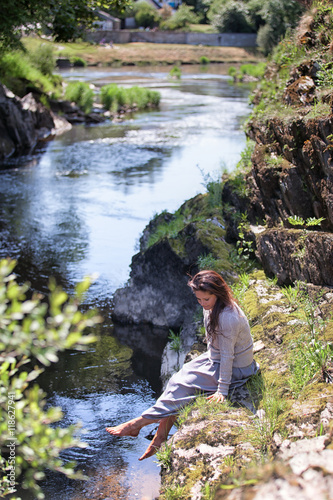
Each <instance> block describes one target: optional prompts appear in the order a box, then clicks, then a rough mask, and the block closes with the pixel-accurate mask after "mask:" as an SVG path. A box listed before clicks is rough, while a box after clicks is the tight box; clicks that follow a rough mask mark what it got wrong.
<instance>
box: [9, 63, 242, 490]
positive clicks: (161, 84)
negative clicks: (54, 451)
mask: <svg viewBox="0 0 333 500" xmlns="http://www.w3.org/2000/svg"><path fill="white" fill-rule="evenodd" d="M225 71H226V70H225V68H224V67H221V66H220V67H217V68H215V67H214V66H210V67H208V69H206V71H204V72H202V71H201V70H200V69H199V68H198V67H190V68H184V69H183V75H182V78H181V80H179V81H175V80H170V79H169V78H168V70H167V69H166V68H149V69H147V68H144V69H142V68H141V69H140V68H132V69H123V68H122V69H99V68H96V69H82V70H75V71H68V72H66V73H63V76H64V77H65V78H66V79H68V80H78V79H80V80H84V81H87V82H89V83H93V84H94V85H95V88H96V89H98V88H99V87H100V86H102V85H105V84H106V83H110V82H115V83H118V84H119V85H123V86H132V85H142V86H145V87H150V88H152V89H154V90H158V91H159V92H160V93H161V105H160V109H159V110H154V111H150V112H145V113H137V114H135V115H134V116H131V117H129V118H128V119H127V120H126V121H123V122H121V123H110V122H106V123H103V124H100V125H92V126H84V125H76V126H74V127H73V128H72V130H71V131H69V132H67V133H65V134H63V135H62V136H60V137H57V138H56V139H54V140H53V141H51V142H50V143H48V144H47V145H46V146H45V147H44V148H43V149H42V150H41V151H40V152H39V153H38V154H36V155H34V156H33V157H29V158H27V157H26V158H23V159H20V161H19V162H16V163H13V162H12V163H11V164H10V165H8V164H7V165H3V166H1V167H2V169H1V170H0V245H1V246H0V257H6V256H11V257H13V258H16V259H17V260H18V265H17V269H16V270H17V274H18V276H19V279H21V280H24V281H27V280H28V281H30V282H31V285H32V287H33V288H35V289H37V290H40V291H45V290H47V282H48V278H49V276H55V277H56V279H57V281H58V283H60V284H61V285H62V286H63V287H64V288H65V289H66V290H67V291H69V292H71V291H72V289H73V286H74V285H75V283H77V282H78V281H79V280H80V279H82V277H83V276H84V275H86V274H92V273H97V275H98V277H97V278H96V281H95V283H94V285H92V287H91V289H90V292H89V296H88V299H87V302H88V304H92V305H94V306H97V307H98V308H99V309H100V310H101V311H102V314H103V316H104V318H105V320H104V323H103V325H102V327H99V330H98V333H99V335H100V340H99V342H98V343H96V344H94V345H93V346H91V347H90V348H89V350H88V351H87V352H85V353H79V352H69V353H66V354H65V355H63V356H62V357H61V360H60V362H59V363H58V364H57V365H55V366H53V367H51V368H50V369H48V370H47V373H46V374H44V376H43V377H42V378H41V380H40V383H41V385H42V386H43V388H44V389H45V390H46V391H47V394H48V404H50V405H56V406H61V407H62V408H63V410H64V419H63V421H62V422H61V425H68V424H69V423H75V422H77V421H80V422H81V423H82V427H83V429H84V430H85V432H86V433H85V434H84V435H83V438H84V440H85V441H86V442H87V443H88V444H89V447H88V448H86V449H84V450H82V449H79V450H78V449H72V450H69V451H67V452H66V453H65V454H64V458H65V459H66V460H68V459H75V460H76V461H77V462H78V464H79V466H80V468H81V469H82V470H83V471H84V472H85V473H86V474H87V476H88V477H89V480H88V481H87V482H82V481H79V482H78V481H70V480H66V479H65V478H63V477H62V476H60V475H57V474H48V477H47V481H46V482H45V484H44V485H43V487H44V491H45V495H46V498H47V499H49V500H57V499H59V500H60V499H61V500H63V499H71V500H77V499H102V498H103V499H106V498H112V499H128V500H133V499H143V498H146V499H152V498H154V497H155V496H156V495H157V494H158V490H159V467H158V465H157V463H156V458H154V457H153V458H150V459H147V460H145V461H143V462H138V460H137V458H138V457H139V456H140V455H141V454H142V453H143V451H144V450H145V448H146V447H147V445H148V443H149V441H148V440H147V439H146V435H147V434H148V433H149V432H151V431H154V426H150V427H151V428H149V427H148V428H146V429H148V430H147V432H144V431H143V432H141V434H142V436H141V435H140V436H139V437H138V438H136V439H133V438H120V439H117V438H113V437H111V436H109V435H108V434H107V433H106V432H105V430H104V428H105V426H107V425H115V424H116V423H118V422H121V421H124V420H128V419H129V418H133V417H134V416H137V415H138V414H140V413H141V412H142V411H143V410H144V409H145V408H146V407H148V406H150V405H151V404H152V403H153V402H154V400H155V398H156V396H157V395H158V392H159V390H160V386H159V382H158V374H159V369H160V358H161V354H162V351H163V348H164V344H165V341H164V340H163V339H164V336H163V335H160V333H161V332H159V331H157V330H156V329H153V328H149V327H145V328H139V327H130V328H129V327H127V328H126V327H119V326H117V327H115V326H114V325H113V324H112V321H111V319H110V303H111V298H112V294H113V293H114V291H115V290H116V289H117V288H119V287H121V286H123V285H124V284H125V282H126V280H127V279H128V277H129V271H130V268H129V265H130V262H131V257H132V256H133V254H134V253H136V252H137V250H138V240H139V237H140V234H141V233H142V230H143V229H144V227H145V225H146V224H147V223H148V222H149V220H150V219H151V218H152V217H153V216H154V214H156V213H159V212H161V211H162V210H168V211H171V212H172V211H175V210H176V209H177V208H179V206H180V205H181V204H182V203H183V202H184V201H185V200H187V199H189V198H191V197H192V196H194V195H196V194H197V193H199V192H204V191H205V186H204V184H205V182H207V179H209V178H210V179H214V180H215V179H217V178H218V176H220V174H221V169H222V168H224V169H227V170H229V171H230V170H232V169H233V168H234V167H235V165H236V163H237V162H238V160H239V158H240V153H241V151H242V150H243V149H244V146H245V135H244V133H243V132H242V130H241V124H242V122H243V119H244V118H245V117H246V116H247V115H248V114H249V105H248V93H249V89H247V88H244V87H240V86H235V85H233V84H232V83H231V81H230V79H229V78H228V77H227V76H226V74H225ZM23 498H24V497H23ZM25 498H30V497H28V495H26V496H25Z"/></svg>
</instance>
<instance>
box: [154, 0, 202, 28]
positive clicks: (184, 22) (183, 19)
mask: <svg viewBox="0 0 333 500" xmlns="http://www.w3.org/2000/svg"><path fill="white" fill-rule="evenodd" d="M193 10H194V7H191V6H189V5H186V4H184V3H183V4H181V5H180V6H179V7H178V9H177V10H176V12H175V13H174V14H173V15H172V16H171V17H170V18H169V19H167V20H166V21H163V22H162V23H161V24H160V28H161V29H163V30H177V29H182V28H185V27H186V26H189V25H190V24H196V23H197V22H198V16H197V15H196V14H195V13H194V12H193Z"/></svg>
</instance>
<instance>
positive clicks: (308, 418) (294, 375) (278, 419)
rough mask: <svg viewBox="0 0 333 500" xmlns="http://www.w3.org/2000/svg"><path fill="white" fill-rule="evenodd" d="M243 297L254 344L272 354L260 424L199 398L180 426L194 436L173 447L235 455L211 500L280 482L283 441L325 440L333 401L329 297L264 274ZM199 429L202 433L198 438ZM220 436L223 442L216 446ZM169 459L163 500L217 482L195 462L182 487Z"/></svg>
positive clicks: (257, 384) (254, 389)
mask: <svg viewBox="0 0 333 500" xmlns="http://www.w3.org/2000/svg"><path fill="white" fill-rule="evenodd" d="M235 286H236V285H235ZM238 292H239V293H238V295H237V298H241V306H242V308H243V309H244V310H245V312H246V314H247V316H248V318H249V321H250V324H251V330H252V334H253V337H254V340H255V341H258V340H261V341H262V342H263V344H264V346H265V347H264V349H262V350H261V351H259V352H257V353H256V354H255V359H256V360H257V361H258V362H259V364H260V366H261V374H259V375H256V376H255V377H252V379H251V380H250V382H249V383H248V384H247V386H248V389H249V392H250V395H251V398H252V401H253V404H254V406H255V407H256V409H258V410H260V411H259V412H258V415H257V416H256V417H255V418H253V415H251V414H250V412H249V411H248V410H247V409H240V408H238V407H235V406H232V405H230V403H228V402H226V403H223V404H222V405H221V404H217V405H210V404H207V401H206V399H205V397H199V398H198V399H197V400H196V401H195V402H194V403H193V404H192V405H189V406H186V407H185V408H184V409H182V410H181V412H180V416H179V419H178V422H177V426H180V427H182V426H186V424H190V425H191V427H190V429H191V433H190V434H191V436H187V434H186V429H184V431H185V435H186V436H187V437H185V438H184V439H183V438H180V439H181V441H179V440H176V441H175V443H174V445H173V446H174V447H175V448H176V449H177V448H185V449H186V450H188V449H190V448H191V449H193V448H195V447H196V446H197V445H198V443H206V444H208V445H209V444H212V445H214V446H217V445H218V444H223V445H228V446H230V447H234V450H233V451H231V454H230V455H228V456H227V457H226V458H225V460H224V461H223V463H222V464H221V465H219V466H218V467H219V469H218V470H219V471H220V478H219V479H218V480H215V481H214V482H210V483H209V487H208V486H207V487H206V485H205V484H204V485H203V487H202V488H203V489H202V492H203V493H205V494H206V497H207V498H215V496H214V495H215V494H216V493H217V492H218V491H219V490H220V489H222V490H223V489H225V490H230V489H234V488H239V487H243V486H246V485H251V484H255V483H258V482H260V481H262V476H263V475H264V476H267V474H272V475H274V470H275V467H277V466H276V465H274V466H273V465H272V464H274V463H275V462H274V461H273V459H274V454H275V450H276V445H275V444H274V443H275V441H274V439H275V437H276V436H278V438H279V439H281V440H283V439H291V440H292V437H290V436H291V434H293V433H294V432H295V427H300V428H301V429H302V431H303V433H304V437H305V438H310V437H316V436H317V435H322V433H323V428H322V426H321V425H320V414H321V412H322V411H323V409H324V408H325V405H326V403H327V402H328V401H329V400H330V398H331V397H332V384H331V383H330V381H329V380H328V378H326V379H325V377H326V376H327V374H328V375H329V374H332V373H333V321H332V304H331V303H329V302H328V301H327V298H326V297H325V293H327V290H326V291H325V290H322V292H321V294H319V295H318V294H317V293H315V294H313V292H312V291H311V290H310V292H309V293H307V291H306V287H305V284H300V283H295V284H294V286H292V287H291V286H290V287H280V286H278V285H277V282H276V280H275V279H267V278H266V277H265V275H264V273H263V271H255V272H252V273H250V274H248V273H243V275H242V276H241V277H240V281H239V284H238ZM309 367H310V371H309ZM331 382H332V380H331ZM304 407H306V408H307V409H308V410H307V411H306V412H305V410H304ZM310 407H311V411H309V409H310ZM224 421H225V422H226V423H224ZM197 422H198V423H200V425H199V426H198V428H197V430H195V428H194V427H195V426H194V424H195V423H197ZM303 422H304V424H306V425H303ZM311 424H312V425H311ZM224 425H225V426H226V428H225V429H224V427H223V426H224ZM218 433H219V434H220V436H221V438H220V441H219V442H216V441H215V440H216V439H218V438H217V437H216V435H217V434H218ZM212 439H214V444H213V442H212V441H211V440H212ZM190 441H191V442H190ZM241 443H251V447H249V448H248V449H247V451H246V449H245V447H242V446H241ZM169 444H170V443H169ZM239 446H241V448H238V447H239ZM161 453H165V454H164V456H163V458H162V459H161V460H160V465H161V466H162V467H164V465H163V460H166V461H167V465H168V469H169V472H168V473H167V474H166V475H165V476H163V478H164V480H163V485H164V487H163V491H162V493H161V495H160V498H161V500H162V499H163V500H166V499H168V498H176V497H174V496H172V495H176V492H179V493H180V492H181V495H182V496H179V498H189V495H190V491H191V489H192V488H193V486H194V485H197V483H198V481H200V480H201V478H203V477H211V476H212V475H213V474H214V475H215V474H216V470H217V469H216V466H214V467H215V468H214V471H211V470H210V469H209V467H210V464H209V461H205V460H203V461H202V460H201V458H200V457H198V456H196V455H195V456H194V458H193V459H191V458H190V459H189V460H188V461H187V463H186V465H184V469H183V470H182V475H183V476H184V477H183V479H182V480H181V481H179V478H176V477H173V475H172V474H173V472H172V470H173V469H172V467H173V456H172V449H171V448H170V449H167V450H164V451H163V448H162V450H161ZM179 456H182V455H181V454H180V455H179ZM178 460H179V458H178ZM193 460H195V462H193ZM269 468H271V469H272V470H270V469H269ZM268 469H269V470H268ZM265 471H268V472H267V474H265ZM266 479H267V477H266ZM251 482H252V483H251ZM177 488H178V489H177ZM181 488H184V489H181ZM207 495H208V496H207ZM209 495H212V496H211V497H210V496H209Z"/></svg>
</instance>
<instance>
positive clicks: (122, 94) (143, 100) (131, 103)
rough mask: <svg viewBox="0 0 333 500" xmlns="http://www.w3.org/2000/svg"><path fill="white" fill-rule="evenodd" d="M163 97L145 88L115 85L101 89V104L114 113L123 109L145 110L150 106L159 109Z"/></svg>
mask: <svg viewBox="0 0 333 500" xmlns="http://www.w3.org/2000/svg"><path fill="white" fill-rule="evenodd" d="M160 99H161V95H160V93H159V92H156V91H155V90H150V89H146V88H143V87H138V86H134V87H130V88H128V89H126V88H124V87H118V85H116V84H115V83H111V84H109V85H105V86H104V87H102V88H101V102H102V104H103V106H104V107H105V108H106V109H107V110H110V111H112V112H115V113H116V112H118V111H120V110H121V109H122V108H125V107H130V108H137V109H145V108H147V107H149V106H151V107H157V106H158V105H159V103H160Z"/></svg>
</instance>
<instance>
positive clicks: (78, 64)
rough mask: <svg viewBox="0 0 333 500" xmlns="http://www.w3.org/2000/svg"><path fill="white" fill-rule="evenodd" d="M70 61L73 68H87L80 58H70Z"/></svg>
mask: <svg viewBox="0 0 333 500" xmlns="http://www.w3.org/2000/svg"><path fill="white" fill-rule="evenodd" d="M70 61H71V63H72V64H73V66H76V67H77V68H84V67H86V66H87V63H86V61H85V60H84V59H82V57H78V56H73V57H71V58H70Z"/></svg>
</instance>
